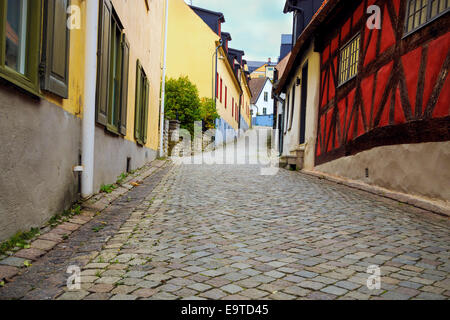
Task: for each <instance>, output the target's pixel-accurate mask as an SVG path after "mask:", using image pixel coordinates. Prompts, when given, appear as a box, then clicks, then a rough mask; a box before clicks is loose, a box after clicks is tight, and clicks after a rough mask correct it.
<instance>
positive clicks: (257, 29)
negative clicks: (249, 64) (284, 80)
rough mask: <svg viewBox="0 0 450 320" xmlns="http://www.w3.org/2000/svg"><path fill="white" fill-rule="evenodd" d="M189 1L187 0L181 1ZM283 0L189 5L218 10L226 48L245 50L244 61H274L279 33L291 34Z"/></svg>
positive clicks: (204, 0) (206, 0)
mask: <svg viewBox="0 0 450 320" xmlns="http://www.w3.org/2000/svg"><path fill="white" fill-rule="evenodd" d="M185 2H186V3H188V4H190V3H191V1H190V0H185ZM285 3H286V0H192V5H194V6H196V7H201V8H205V9H209V10H212V11H219V12H222V13H223V14H224V16H225V21H226V22H225V23H224V24H223V25H222V31H225V32H229V33H230V34H231V38H232V39H233V40H232V41H231V42H230V44H229V45H230V47H231V48H234V49H240V50H244V51H245V59H246V60H248V61H255V60H256V61H267V59H268V58H269V57H270V58H272V61H273V62H277V61H278V56H279V55H280V45H281V34H291V33H292V14H290V13H288V14H284V13H283V8H284V4H285Z"/></svg>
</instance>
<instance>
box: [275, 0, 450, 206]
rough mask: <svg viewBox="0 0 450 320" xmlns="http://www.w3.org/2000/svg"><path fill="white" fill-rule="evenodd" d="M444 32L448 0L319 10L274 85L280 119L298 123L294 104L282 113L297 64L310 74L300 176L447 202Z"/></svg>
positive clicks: (449, 126) (448, 47) (449, 154)
mask: <svg viewBox="0 0 450 320" xmlns="http://www.w3.org/2000/svg"><path fill="white" fill-rule="evenodd" d="M287 1H288V2H289V3H291V2H292V3H294V0H287ZM302 4H303V2H302V1H295V6H294V7H293V8H294V9H295V10H297V11H298V12H302V8H301V5H302ZM449 31H450V0H352V1H344V0H325V1H323V3H322V5H321V7H320V8H319V9H318V11H317V12H316V13H315V15H314V16H313V18H312V20H311V22H310V23H309V24H308V25H307V27H306V28H305V29H304V31H303V32H302V33H301V35H300V36H299V37H298V38H297V40H296V42H295V44H294V46H293V49H292V52H291V57H290V59H289V61H288V63H287V67H286V71H285V72H284V73H283V75H282V77H281V78H280V80H279V81H277V82H276V83H275V84H274V88H275V89H274V96H275V97H278V100H277V101H280V102H278V104H279V110H280V111H279V114H280V116H279V117H278V118H280V119H285V118H287V117H288V115H289V114H294V113H295V110H297V112H296V113H295V114H296V116H295V117H299V115H300V117H301V116H303V117H304V113H305V110H303V109H302V108H301V106H302V103H301V99H300V98H299V99H297V100H295V103H294V104H293V106H292V108H290V109H288V107H287V104H288V102H287V101H288V99H289V96H290V95H289V92H290V91H292V89H291V88H292V83H296V85H298V86H302V82H303V81H299V79H300V78H302V75H301V73H300V70H301V68H302V66H303V63H304V61H306V60H309V64H310V65H312V66H313V68H314V70H317V73H318V74H315V73H310V74H309V76H310V79H309V81H308V83H309V86H311V83H312V82H313V81H314V82H316V83H315V84H314V85H312V87H311V88H313V87H314V86H315V85H317V87H316V88H317V89H313V90H310V89H309V88H308V90H307V92H306V93H307V95H308V97H309V98H311V97H313V99H310V101H309V102H308V103H307V105H306V119H309V120H307V123H306V134H307V135H309V137H307V141H308V142H307V143H303V144H300V145H294V150H300V151H301V150H305V153H304V154H305V156H304V159H305V162H304V164H305V166H306V163H307V160H308V157H310V158H309V160H308V161H309V164H310V165H309V166H308V167H306V169H307V170H314V171H317V172H322V173H325V174H331V175H333V176H340V177H343V178H346V179H351V180H358V181H361V182H364V183H368V184H373V185H376V186H379V187H384V188H387V189H390V190H394V191H397V192H402V193H408V194H413V195H419V196H425V197H428V199H431V200H438V201H441V200H444V201H450V187H449V181H450V77H449V76H448V73H449V65H450V32H449ZM311 44H312V45H311ZM311 47H312V48H313V49H312V50H313V52H314V54H316V53H317V54H318V55H320V61H318V62H317V65H316V60H315V58H313V54H311V53H309V56H308V54H307V52H308V50H309V49H308V48H311ZM316 68H317V69H316ZM312 79H314V80H312ZM296 80H297V81H296ZM314 90H317V91H318V96H319V97H318V99H316V95H315V93H316V91H314ZM297 92H300V91H299V90H298V89H297ZM282 94H286V101H283V99H280V97H281V95H282ZM300 94H301V95H302V96H303V94H304V93H301V92H300ZM309 98H308V99H309ZM295 117H294V118H295ZM278 118H277V119H278ZM282 121H283V120H282ZM308 121H309V122H308ZM279 122H280V123H277V126H278V127H283V123H284V122H283V123H282V122H281V121H279ZM294 123H295V119H294ZM300 123H301V122H300ZM303 127H305V126H303ZM308 128H309V129H308ZM293 129H294V130H293V131H294V132H296V131H299V128H293ZM302 130H303V131H304V130H305V129H304V128H302V124H300V132H302ZM280 136H281V137H287V136H286V134H284V135H283V134H281V135H280ZM280 141H281V142H280V145H281V146H283V144H282V142H283V139H280ZM294 142H295V141H294ZM311 142H313V143H311ZM300 143H302V142H300ZM286 145H287V143H284V146H286ZM312 146H314V147H312ZM290 147H291V146H290ZM291 149H292V147H291V148H290V149H289V150H287V152H289V151H290V150H291ZM281 150H283V148H282V147H281V148H280V152H284V153H286V151H284V150H283V151H281ZM308 150H309V151H308ZM311 150H313V154H312V156H311V154H310V155H309V156H308V152H310V151H311ZM283 155H284V154H283ZM311 158H312V160H311ZM311 162H313V164H312V166H311ZM305 166H304V167H305ZM311 167H312V168H313V169H310V168H311ZM444 205H445V204H444Z"/></svg>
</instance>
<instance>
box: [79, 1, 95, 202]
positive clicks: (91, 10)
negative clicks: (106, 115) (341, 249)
mask: <svg viewBox="0 0 450 320" xmlns="http://www.w3.org/2000/svg"><path fill="white" fill-rule="evenodd" d="M98 17H99V2H98V0H87V1H86V48H85V57H86V62H85V85H84V102H85V104H84V108H83V120H82V125H81V150H82V154H81V157H82V164H83V173H82V174H81V196H82V197H83V198H88V197H90V196H91V195H92V194H93V193H94V150H95V94H96V87H97V86H96V83H97V40H98Z"/></svg>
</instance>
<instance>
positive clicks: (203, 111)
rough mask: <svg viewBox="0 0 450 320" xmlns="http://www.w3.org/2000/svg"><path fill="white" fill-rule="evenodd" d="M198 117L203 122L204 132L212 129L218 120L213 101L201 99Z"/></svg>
mask: <svg viewBox="0 0 450 320" xmlns="http://www.w3.org/2000/svg"><path fill="white" fill-rule="evenodd" d="M200 117H201V119H202V120H203V121H204V124H205V128H206V130H209V129H214V128H215V123H216V119H218V118H219V114H218V113H217V110H216V107H215V105H214V100H213V99H211V98H202V100H201V102H200Z"/></svg>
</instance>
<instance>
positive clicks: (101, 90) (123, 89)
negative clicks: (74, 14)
mask: <svg viewBox="0 0 450 320" xmlns="http://www.w3.org/2000/svg"><path fill="white" fill-rule="evenodd" d="M100 6H101V7H100V12H101V14H100V24H99V57H98V70H97V122H98V123H99V124H102V125H104V126H105V127H106V129H107V130H108V131H110V132H112V133H115V134H122V135H124V136H125V135H126V134H127V130H126V122H127V104H128V103H127V102H128V71H129V57H130V45H129V43H128V40H127V38H126V36H125V34H124V33H123V26H122V24H121V23H120V20H119V18H118V16H117V14H116V13H115V11H114V8H113V7H112V4H111V2H110V1H109V0H102V1H101V4H100Z"/></svg>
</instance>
